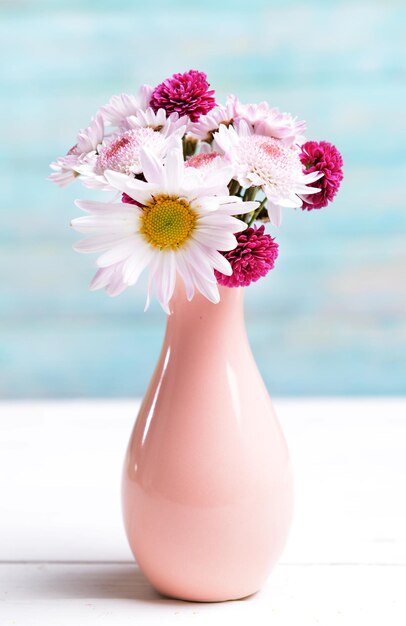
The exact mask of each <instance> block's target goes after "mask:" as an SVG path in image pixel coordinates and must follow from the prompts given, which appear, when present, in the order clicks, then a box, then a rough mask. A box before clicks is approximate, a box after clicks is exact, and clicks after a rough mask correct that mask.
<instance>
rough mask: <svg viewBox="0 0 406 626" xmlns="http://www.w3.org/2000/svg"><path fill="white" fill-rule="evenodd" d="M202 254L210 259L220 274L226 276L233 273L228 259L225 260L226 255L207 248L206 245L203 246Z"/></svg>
mask: <svg viewBox="0 0 406 626" xmlns="http://www.w3.org/2000/svg"><path fill="white" fill-rule="evenodd" d="M203 249H204V254H205V255H206V256H207V258H208V259H209V260H210V262H211V264H212V266H213V267H214V269H216V270H218V271H219V272H221V273H222V274H225V275H226V276H231V274H232V273H233V268H232V267H231V264H230V262H229V261H227V259H226V257H225V256H223V255H222V254H221V252H218V251H217V250H213V249H212V248H208V247H207V246H203Z"/></svg>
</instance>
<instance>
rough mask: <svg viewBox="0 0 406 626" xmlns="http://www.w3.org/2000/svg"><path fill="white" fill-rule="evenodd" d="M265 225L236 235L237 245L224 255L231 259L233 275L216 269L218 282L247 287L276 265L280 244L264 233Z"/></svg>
mask: <svg viewBox="0 0 406 626" xmlns="http://www.w3.org/2000/svg"><path fill="white" fill-rule="evenodd" d="M264 230H265V226H263V225H262V226H260V227H259V228H257V227H256V226H255V225H254V227H253V228H247V230H244V231H242V232H241V233H238V235H236V238H237V247H236V248H234V250H230V251H229V252H223V256H225V258H226V259H227V261H229V263H230V265H231V267H232V270H233V273H232V274H231V276H226V275H225V274H221V273H220V272H218V271H217V270H216V271H215V274H216V278H217V282H218V283H220V285H224V286H225V287H247V286H248V285H250V284H251V283H253V282H255V281H257V280H259V279H260V278H261V277H262V276H265V275H266V274H267V273H268V272H269V271H270V270H271V269H273V267H274V265H275V260H276V258H277V256H278V244H277V243H275V241H274V239H272V237H271V236H270V235H267V234H266V233H264Z"/></svg>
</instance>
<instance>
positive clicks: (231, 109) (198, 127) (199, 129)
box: [188, 96, 237, 141]
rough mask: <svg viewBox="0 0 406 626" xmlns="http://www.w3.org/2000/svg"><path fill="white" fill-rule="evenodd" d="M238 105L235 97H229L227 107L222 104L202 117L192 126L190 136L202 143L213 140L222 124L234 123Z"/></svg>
mask: <svg viewBox="0 0 406 626" xmlns="http://www.w3.org/2000/svg"><path fill="white" fill-rule="evenodd" d="M236 103H237V98H236V97H235V96H228V98H227V102H226V104H225V106H224V105H222V104H221V105H219V106H217V107H216V108H214V109H212V110H211V111H210V113H208V114H207V115H202V116H201V117H200V118H199V121H198V122H195V123H194V124H191V125H190V127H189V129H188V134H190V135H191V136H192V137H194V138H195V139H200V140H202V141H209V140H211V139H212V137H213V133H214V132H216V131H217V130H218V128H219V126H220V124H224V125H225V126H229V125H230V124H231V123H232V122H233V119H234V117H235V115H236Z"/></svg>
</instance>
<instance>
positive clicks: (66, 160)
mask: <svg viewBox="0 0 406 626" xmlns="http://www.w3.org/2000/svg"><path fill="white" fill-rule="evenodd" d="M103 138H104V123H103V118H102V116H101V115H100V114H97V115H96V116H95V117H94V118H93V119H92V120H91V122H90V125H89V126H88V127H87V128H84V129H82V130H80V131H79V133H78V135H77V138H76V143H75V145H74V146H72V148H70V150H69V151H68V153H67V154H66V156H63V157H60V158H59V159H57V160H56V161H54V162H53V163H51V164H50V167H51V169H53V170H54V172H53V173H52V174H50V175H49V176H48V179H49V180H51V181H52V182H54V183H56V184H57V185H59V187H66V186H67V185H69V184H70V183H71V182H73V181H74V180H75V178H77V177H78V176H80V175H81V174H82V168H86V167H87V166H88V164H89V163H90V162H92V161H94V156H95V155H96V152H97V150H98V149H99V147H100V145H101V144H102V142H103Z"/></svg>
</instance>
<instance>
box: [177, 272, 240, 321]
mask: <svg viewBox="0 0 406 626" xmlns="http://www.w3.org/2000/svg"><path fill="white" fill-rule="evenodd" d="M219 292H220V302H218V303H217V304H214V303H213V302H210V301H209V300H208V299H207V298H205V297H204V296H203V295H202V294H200V293H196V294H195V295H194V297H193V299H192V300H191V301H190V302H189V301H188V300H187V298H186V294H185V290H184V287H183V284H182V283H181V281H180V280H178V281H177V285H176V288H175V292H174V295H173V298H172V300H171V303H170V309H171V315H169V316H168V323H167V328H168V330H169V329H171V328H172V327H176V326H178V325H181V327H182V329H183V331H184V332H187V331H188V330H189V329H192V330H194V332H195V331H196V328H199V327H202V322H204V328H208V327H210V325H211V324H215V325H216V326H217V327H233V326H235V325H238V326H239V325H244V289H243V288H242V287H233V288H229V287H223V286H221V285H219Z"/></svg>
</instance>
